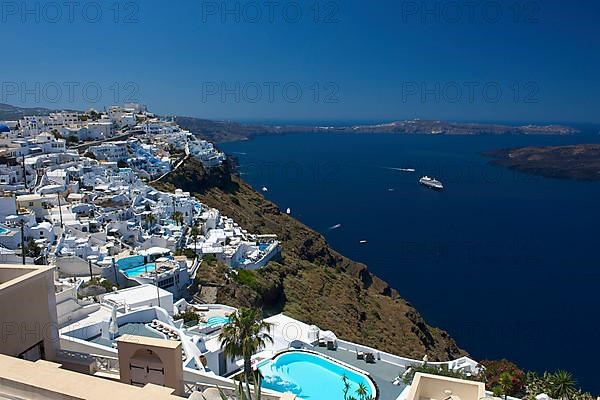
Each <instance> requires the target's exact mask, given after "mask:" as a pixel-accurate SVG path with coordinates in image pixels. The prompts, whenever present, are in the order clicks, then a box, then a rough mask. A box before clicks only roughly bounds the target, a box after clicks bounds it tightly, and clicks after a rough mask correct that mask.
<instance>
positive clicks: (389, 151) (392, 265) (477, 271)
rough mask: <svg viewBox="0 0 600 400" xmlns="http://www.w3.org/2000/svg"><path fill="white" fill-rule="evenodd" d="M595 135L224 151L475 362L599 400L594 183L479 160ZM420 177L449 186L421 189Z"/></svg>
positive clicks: (234, 146)
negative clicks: (526, 373)
mask: <svg viewBox="0 0 600 400" xmlns="http://www.w3.org/2000/svg"><path fill="white" fill-rule="evenodd" d="M597 131H598V130H594V131H592V132H591V133H590V134H588V135H576V136H571V137H551V136H528V137H526V136H474V137H468V136H456V137H449V136H439V137H433V136H426V135H423V136H403V135H362V134H355V135H348V134H345V135H336V134H327V135H317V134H294V135H285V136H262V137H258V138H256V139H254V140H251V141H246V142H235V143H227V144H224V145H221V148H222V149H223V150H225V151H226V152H227V153H228V154H231V155H234V156H236V157H238V158H239V162H240V166H241V167H240V171H241V173H242V177H243V178H244V179H245V180H246V181H248V182H249V183H250V184H252V185H253V186H254V187H255V188H256V189H257V190H260V189H261V188H262V187H267V188H268V192H266V193H265V196H266V197H267V198H269V199H270V200H272V201H274V202H275V203H276V204H278V205H279V206H280V207H281V208H282V209H283V210H285V209H287V208H288V207H289V208H291V211H292V215H293V216H294V217H296V218H298V219H300V220H301V221H302V222H304V223H306V224H307V225H309V226H311V227H312V228H314V229H316V230H317V231H319V232H321V233H322V234H323V235H325V237H326V238H327V240H328V241H329V242H330V243H331V245H332V246H333V247H334V248H336V249H337V250H339V251H340V252H341V253H342V254H344V255H346V256H348V257H350V258H352V259H354V260H357V261H361V262H364V263H366V264H367V265H368V266H369V268H370V270H371V271H372V272H374V273H375V274H377V275H378V276H380V277H381V278H383V279H384V280H386V281H387V282H389V283H390V284H391V285H392V286H394V287H395V288H396V289H398V291H399V292H400V294H401V295H402V296H403V297H404V298H405V299H407V300H408V301H410V302H411V303H412V304H413V305H415V307H416V308H417V309H418V310H419V311H420V312H421V313H422V314H423V316H424V317H425V318H426V320H427V321H428V322H429V323H430V324H432V325H435V326H438V327H440V328H443V329H445V330H447V331H448V332H449V333H450V335H451V336H452V337H454V338H455V339H456V340H457V342H458V344H459V345H460V346H461V347H462V348H464V349H466V350H467V351H468V352H469V353H470V354H471V355H472V356H473V357H475V358H476V359H483V358H491V359H499V358H508V359H510V360H513V361H515V362H516V363H518V364H519V365H520V366H521V367H523V368H526V369H531V370H538V371H544V370H556V369H567V370H570V371H572V372H573V373H574V374H575V376H576V377H577V379H578V380H579V382H580V384H581V385H582V386H584V389H586V390H590V391H593V392H594V393H596V394H600V380H599V379H598V374H599V373H598V371H596V360H599V359H600V344H599V342H598V331H599V330H600V319H599V318H598V310H599V308H600V290H599V286H598V285H599V283H600V279H599V278H600V268H599V267H600V257H599V256H598V249H600V234H599V233H600V232H599V230H600V224H599V223H600V182H596V183H589V182H577V181H570V180H557V179H548V178H543V177H536V176H531V175H525V174H521V173H518V172H514V171H511V170H509V169H505V168H502V167H498V166H494V165H492V164H490V163H489V162H488V161H489V159H488V158H486V157H484V156H482V155H481V152H482V151H486V150H494V149H499V148H506V147H516V146H525V145H559V144H569V143H592V142H594V143H600V136H598V135H597V134H596V132H597ZM393 168H415V169H416V170H417V172H416V173H414V174H410V173H405V172H400V171H397V170H394V169H393ZM423 175H430V176H434V177H436V178H438V179H440V180H441V181H442V182H443V183H444V184H445V186H446V189H445V190H444V191H443V192H435V191H433V190H429V189H427V188H425V187H422V186H421V185H419V184H418V180H419V178H420V177H421V176H423ZM336 225H341V226H339V227H337V228H335V229H332V228H333V227H335V226H336ZM363 240H366V241H367V243H366V244H360V243H359V242H360V241H363Z"/></svg>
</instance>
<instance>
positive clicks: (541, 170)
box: [484, 144, 600, 181]
mask: <svg viewBox="0 0 600 400" xmlns="http://www.w3.org/2000/svg"><path fill="white" fill-rule="evenodd" d="M484 155H486V156H488V157H493V158H495V160H493V161H492V162H493V163H495V164H497V165H501V166H504V167H508V168H512V169H516V170H518V171H521V172H525V173H529V174H534V175H541V176H545V177H548V178H561V179H575V180H582V181H600V144H578V145H570V146H541V147H533V146H532V147H521V148H514V149H501V150H495V151H490V152H486V153H484Z"/></svg>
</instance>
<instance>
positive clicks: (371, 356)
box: [365, 353, 375, 364]
mask: <svg viewBox="0 0 600 400" xmlns="http://www.w3.org/2000/svg"><path fill="white" fill-rule="evenodd" d="M365 361H366V362H367V363H369V364H375V354H373V353H366V354H365Z"/></svg>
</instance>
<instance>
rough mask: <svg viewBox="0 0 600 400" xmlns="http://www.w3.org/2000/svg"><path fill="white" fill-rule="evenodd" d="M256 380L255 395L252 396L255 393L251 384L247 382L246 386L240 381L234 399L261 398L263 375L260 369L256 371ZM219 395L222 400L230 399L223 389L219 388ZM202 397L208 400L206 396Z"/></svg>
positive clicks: (252, 399) (254, 399)
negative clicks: (251, 388)
mask: <svg viewBox="0 0 600 400" xmlns="http://www.w3.org/2000/svg"><path fill="white" fill-rule="evenodd" d="M254 381H255V382H256V385H255V386H254V388H255V390H254V396H252V394H253V393H252V391H251V390H250V384H249V383H248V382H246V385H245V387H244V385H242V382H241V381H240V382H239V383H238V386H237V388H236V389H235V394H234V396H235V397H234V399H235V400H261V390H260V384H261V376H260V372H259V371H256V374H255V376H254ZM219 396H220V397H221V400H230V398H229V397H227V395H226V394H225V393H224V392H223V390H221V389H219ZM202 397H203V399H204V400H206V397H204V396H202Z"/></svg>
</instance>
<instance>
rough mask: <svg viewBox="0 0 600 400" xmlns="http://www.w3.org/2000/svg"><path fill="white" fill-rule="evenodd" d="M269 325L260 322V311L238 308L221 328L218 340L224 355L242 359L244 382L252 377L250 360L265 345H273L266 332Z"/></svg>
mask: <svg viewBox="0 0 600 400" xmlns="http://www.w3.org/2000/svg"><path fill="white" fill-rule="evenodd" d="M270 328H271V324H269V323H268V322H265V321H263V320H262V311H261V310H258V309H252V308H243V307H242V308H240V309H239V310H238V311H237V312H236V313H234V314H232V315H231V316H230V317H229V323H228V324H226V325H225V326H224V327H223V330H222V331H221V334H220V335H219V340H221V348H222V349H223V350H224V353H225V354H226V355H228V356H229V357H231V358H232V359H235V358H236V357H243V358H244V375H245V376H246V382H250V378H251V377H252V364H251V363H250V358H251V357H252V355H253V354H255V353H257V352H258V351H259V350H261V349H262V348H264V347H265V346H266V344H267V343H273V338H272V337H271V336H270V335H269V334H268V333H265V332H264V331H268V330H269V329H270Z"/></svg>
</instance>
